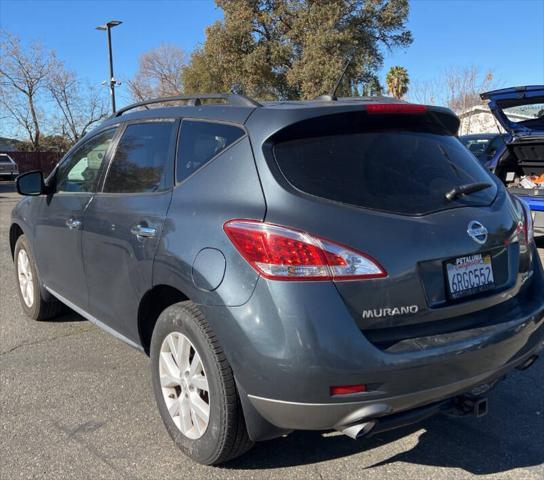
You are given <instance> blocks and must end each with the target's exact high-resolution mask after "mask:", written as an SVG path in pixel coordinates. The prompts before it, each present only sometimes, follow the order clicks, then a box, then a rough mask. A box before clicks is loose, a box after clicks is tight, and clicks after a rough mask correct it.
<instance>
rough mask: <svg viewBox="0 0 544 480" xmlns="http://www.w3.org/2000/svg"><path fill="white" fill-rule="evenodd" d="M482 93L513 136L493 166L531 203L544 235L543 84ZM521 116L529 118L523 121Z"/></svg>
mask: <svg viewBox="0 0 544 480" xmlns="http://www.w3.org/2000/svg"><path fill="white" fill-rule="evenodd" d="M481 96H482V99H483V100H489V108H490V109H491V111H492V112H493V115H494V116H495V118H496V119H497V120H498V121H499V122H500V124H501V125H502V126H503V128H504V129H505V130H506V131H507V132H508V133H509V134H510V137H511V138H510V139H509V140H508V141H507V142H506V143H507V145H506V148H505V149H504V150H503V151H502V152H501V153H500V154H499V155H497V156H496V157H495V158H494V159H493V162H492V163H491V164H490V168H491V170H492V171H493V172H495V174H496V175H497V176H498V177H499V178H500V179H501V180H502V181H503V182H504V183H505V185H506V186H507V187H508V189H509V190H510V192H512V193H515V194H516V195H518V196H519V197H520V198H521V199H522V200H523V201H524V202H525V203H527V205H529V207H530V209H531V211H532V212H533V220H534V225H535V231H536V232H537V234H543V235H544V85H532V86H526V87H511V88H504V89H501V90H494V91H492V92H487V93H483V94H482V95H481ZM513 114H516V116H515V117H512V115H513ZM520 116H524V117H525V118H526V120H521V121H520V120H519V117H520Z"/></svg>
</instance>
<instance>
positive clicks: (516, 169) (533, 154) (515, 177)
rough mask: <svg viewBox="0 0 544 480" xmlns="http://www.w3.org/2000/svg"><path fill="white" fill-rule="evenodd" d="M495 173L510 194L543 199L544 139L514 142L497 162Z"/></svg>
mask: <svg viewBox="0 0 544 480" xmlns="http://www.w3.org/2000/svg"><path fill="white" fill-rule="evenodd" d="M495 173H496V175H497V176H498V177H499V178H500V179H501V180H502V181H503V182H504V183H505V185H506V186H507V187H508V188H509V189H510V191H511V192H512V193H515V194H517V195H523V196H531V197H544V137H542V138H523V139H516V140H514V141H513V142H512V143H510V144H509V145H508V147H507V149H506V150H505V152H504V154H503V155H502V156H501V158H500V159H499V160H498V162H497V167H496V170H495Z"/></svg>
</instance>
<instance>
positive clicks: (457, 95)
mask: <svg viewBox="0 0 544 480" xmlns="http://www.w3.org/2000/svg"><path fill="white" fill-rule="evenodd" d="M493 84H494V77H493V72H492V71H491V70H487V71H486V72H485V73H483V74H482V73H481V70H480V69H479V68H478V67H476V66H470V67H464V68H455V67H454V68H450V69H448V70H446V72H445V75H444V85H445V88H446V102H447V105H448V107H450V108H451V109H452V110H453V111H454V112H463V111H465V110H467V109H468V108H471V107H475V106H476V105H482V100H481V99H480V93H482V92H485V91H486V90H489V89H491V88H493Z"/></svg>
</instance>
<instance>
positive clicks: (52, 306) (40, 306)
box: [13, 235, 64, 320]
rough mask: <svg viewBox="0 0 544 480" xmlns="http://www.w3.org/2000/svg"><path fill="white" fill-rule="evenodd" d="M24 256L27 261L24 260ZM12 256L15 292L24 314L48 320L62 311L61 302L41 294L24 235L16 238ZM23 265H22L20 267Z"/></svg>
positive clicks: (33, 262) (34, 265)
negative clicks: (24, 280) (15, 283)
mask: <svg viewBox="0 0 544 480" xmlns="http://www.w3.org/2000/svg"><path fill="white" fill-rule="evenodd" d="M25 257H26V260H27V261H28V263H27V262H26V261H25V260H24V258H25ZM13 258H14V262H15V278H16V280H17V293H18V295H19V300H20V302H21V307H22V308H23V311H24V312H25V315H26V316H28V317H30V318H32V319H34V320H48V319H50V318H54V317H56V316H57V315H59V314H60V313H62V312H63V310H64V305H63V304H62V303H61V302H59V301H58V300H57V299H56V298H53V297H51V298H48V299H47V300H46V299H44V297H43V296H42V289H41V284H40V279H39V277H38V271H37V270H36V263H35V261H34V257H33V256H32V251H31V250H30V247H29V246H28V241H27V239H26V237H25V235H21V236H20V237H19V238H18V239H17V243H16V244H15V252H14V257H13ZM23 265H24V267H23V268H21V267H22V266H23ZM21 277H25V279H26V282H23V281H22V280H21ZM27 284H29V285H28V289H26V290H25V291H24V292H23V290H24V287H23V285H27ZM29 289H30V290H29ZM30 291H31V292H32V293H31V294H30V293H29V292H30Z"/></svg>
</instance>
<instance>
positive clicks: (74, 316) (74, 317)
mask: <svg viewBox="0 0 544 480" xmlns="http://www.w3.org/2000/svg"><path fill="white" fill-rule="evenodd" d="M45 321H46V322H48V323H72V322H86V321H87V319H86V318H84V317H82V316H81V315H80V314H79V313H76V312H74V311H73V310H71V309H70V308H68V307H66V306H64V308H63V311H62V312H61V313H60V315H58V316H56V317H54V318H49V319H47V320H45Z"/></svg>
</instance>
